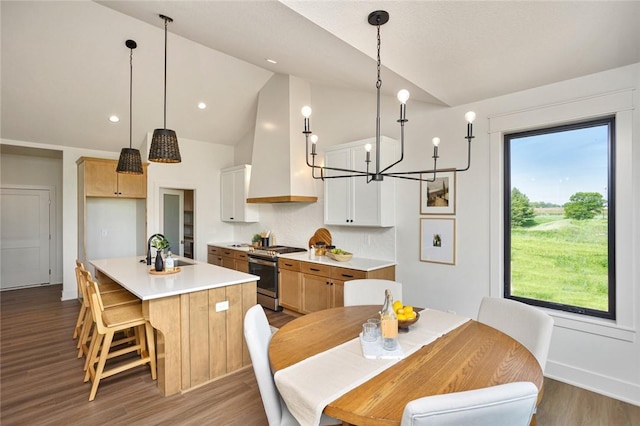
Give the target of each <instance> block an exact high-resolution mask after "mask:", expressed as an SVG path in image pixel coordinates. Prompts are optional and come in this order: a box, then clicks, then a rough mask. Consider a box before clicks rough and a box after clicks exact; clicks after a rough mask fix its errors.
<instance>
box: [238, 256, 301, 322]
mask: <svg viewBox="0 0 640 426" xmlns="http://www.w3.org/2000/svg"><path fill="white" fill-rule="evenodd" d="M305 251H307V250H306V249H303V248H299V247H287V246H269V247H259V248H256V249H253V250H249V253H248V255H249V273H250V274H253V275H257V276H259V277H260V280H259V281H258V303H259V304H261V305H262V306H264V307H265V308H268V309H271V310H273V311H280V310H281V309H282V308H281V307H280V303H279V300H278V273H279V271H278V256H279V255H280V254H285V253H298V252H305Z"/></svg>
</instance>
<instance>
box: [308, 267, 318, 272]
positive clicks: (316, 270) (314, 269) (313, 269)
mask: <svg viewBox="0 0 640 426" xmlns="http://www.w3.org/2000/svg"><path fill="white" fill-rule="evenodd" d="M309 269H311V270H312V271H315V272H320V269H316V268H309Z"/></svg>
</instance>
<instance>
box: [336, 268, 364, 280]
mask: <svg viewBox="0 0 640 426" xmlns="http://www.w3.org/2000/svg"><path fill="white" fill-rule="evenodd" d="M366 277H367V273H366V272H365V271H360V270H357V269H349V268H339V267H337V266H334V267H333V270H332V271H331V278H335V279H337V280H342V281H350V280H359V279H362V278H366Z"/></svg>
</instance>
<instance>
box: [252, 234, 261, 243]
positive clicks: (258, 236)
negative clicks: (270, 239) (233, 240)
mask: <svg viewBox="0 0 640 426" xmlns="http://www.w3.org/2000/svg"><path fill="white" fill-rule="evenodd" d="M261 238H262V237H261V236H260V234H254V235H253V238H251V242H252V243H254V244H255V243H257V242H258V241H260V239H261Z"/></svg>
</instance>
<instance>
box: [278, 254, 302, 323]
mask: <svg viewBox="0 0 640 426" xmlns="http://www.w3.org/2000/svg"><path fill="white" fill-rule="evenodd" d="M278 266H279V270H280V273H279V275H278V286H279V294H278V295H279V302H280V306H282V307H283V308H285V309H291V310H294V311H296V312H300V310H301V307H302V284H301V281H300V262H299V261H297V260H291V259H280V260H279V261H278Z"/></svg>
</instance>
